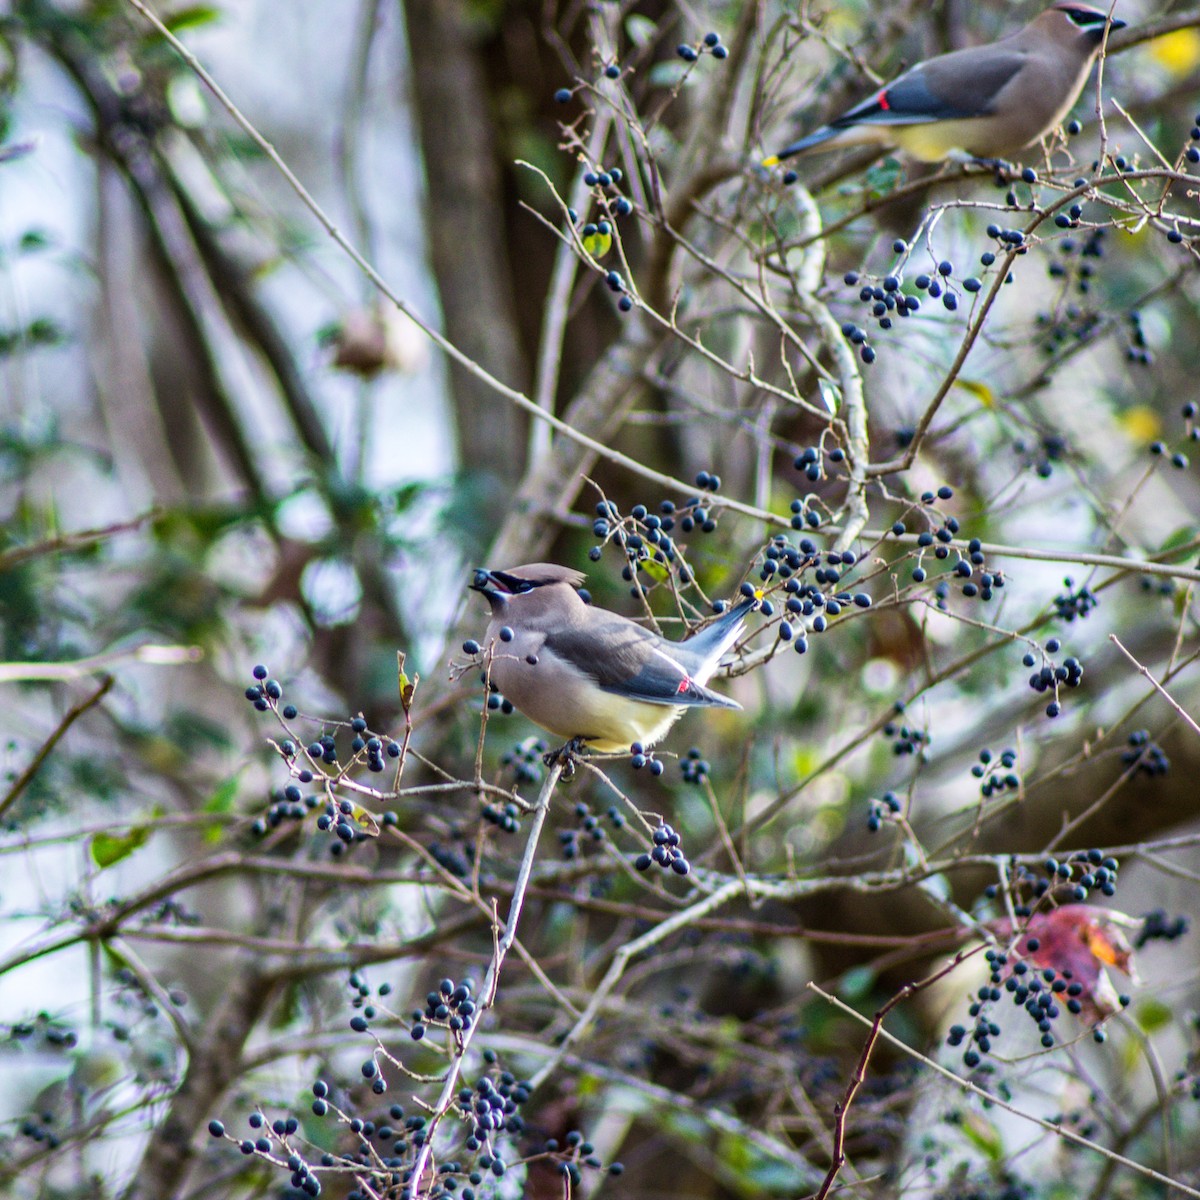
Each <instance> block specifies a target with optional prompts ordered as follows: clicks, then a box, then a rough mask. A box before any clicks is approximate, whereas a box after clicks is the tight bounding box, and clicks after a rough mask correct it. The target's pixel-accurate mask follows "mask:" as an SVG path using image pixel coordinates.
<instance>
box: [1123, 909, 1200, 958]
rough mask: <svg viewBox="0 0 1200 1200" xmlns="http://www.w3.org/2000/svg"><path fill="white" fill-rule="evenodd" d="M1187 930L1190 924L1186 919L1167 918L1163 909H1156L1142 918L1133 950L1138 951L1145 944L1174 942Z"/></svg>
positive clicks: (1179, 917)
mask: <svg viewBox="0 0 1200 1200" xmlns="http://www.w3.org/2000/svg"><path fill="white" fill-rule="evenodd" d="M1189 928H1191V922H1190V920H1189V919H1188V918H1187V917H1185V916H1178V917H1168V916H1167V913H1166V910H1165V909H1162V908H1156V909H1154V910H1153V911H1152V912H1148V913H1146V914H1145V916H1143V917H1142V928H1141V930H1140V931H1139V932H1138V935H1137V939H1136V940H1135V941H1134V943H1133V944H1134V948H1135V949H1137V950H1140V949H1141V948H1142V947H1143V946H1144V945H1146V943H1147V942H1158V941H1162V942H1174V941H1176V940H1177V939H1178V938H1181V937H1183V935H1184V934H1185V933H1187V931H1188V929H1189Z"/></svg>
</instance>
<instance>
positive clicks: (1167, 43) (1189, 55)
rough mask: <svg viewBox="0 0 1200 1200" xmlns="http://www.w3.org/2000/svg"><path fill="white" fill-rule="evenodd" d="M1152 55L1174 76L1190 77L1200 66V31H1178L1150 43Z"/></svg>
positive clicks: (1165, 34)
mask: <svg viewBox="0 0 1200 1200" xmlns="http://www.w3.org/2000/svg"><path fill="white" fill-rule="evenodd" d="M1150 54H1151V56H1152V57H1153V58H1154V60H1155V62H1157V63H1158V64H1159V66H1161V67H1164V68H1165V69H1166V70H1167V71H1169V72H1170V73H1171V74H1172V75H1175V76H1182V75H1188V74H1190V73H1191V72H1192V71H1194V70H1195V69H1196V67H1197V65H1200V30H1196V29H1176V30H1174V31H1173V32H1171V33H1164V34H1163V35H1162V37H1159V38H1155V39H1154V41H1152V42H1151V43H1150Z"/></svg>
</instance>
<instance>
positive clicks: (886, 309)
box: [785, 179, 921, 366]
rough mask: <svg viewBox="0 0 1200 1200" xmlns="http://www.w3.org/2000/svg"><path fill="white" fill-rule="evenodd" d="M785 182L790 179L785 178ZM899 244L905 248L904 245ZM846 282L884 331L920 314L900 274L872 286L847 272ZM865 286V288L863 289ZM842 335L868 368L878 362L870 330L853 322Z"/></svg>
mask: <svg viewBox="0 0 1200 1200" xmlns="http://www.w3.org/2000/svg"><path fill="white" fill-rule="evenodd" d="M785 182H787V181H786V179H785ZM896 245H899V246H903V245H904V243H903V242H897V243H896ZM842 281H843V282H844V283H845V285H846V286H847V287H850V288H853V287H858V288H859V293H858V298H859V300H860V301H861V302H862V303H863V304H866V305H868V306H869V307H870V310H871V317H872V318H873V319H874V320H875V321H876V323H877V324H878V326H879V328H880V329H891V327H892V316H893V315H895V316H898V317H909V316H912V315H914V314H915V313H917V312H919V311H920V308H921V301H920V300H919V299H918V298H917V297H916V296H913V295H909V294H908V293H906V292H902V291H901V290H900V286H901V282H902V280H901V277H900V276H899V275H885V276H884V277H883V278H882V279H880V280H878V281H877V282H874V283H872V282H871V281H870V280H869V279H867V278H865V277H864V276H862V275H860V274H859V273H858V272H857V271H847V272H846V274H845V275H844V276H843V279H842ZM860 284H861V287H860V286H859V285H860ZM842 336H843V337H844V338H845V339H846V340H847V341H848V342H849V343H850V344H851V345H852V346H858V347H859V351H858V356H859V358H861V359H862V360H863V362H864V363H866V364H867V365H868V366H869V365H870V364H871V363H873V362H874V361H875V358H876V354H875V348H874V347H873V346H870V345H868V344H867V336H868V335H867V331H866V330H865V329H863V328H862V327H861V326H859V325H857V324H855V322H853V321H844V322H843V323H842Z"/></svg>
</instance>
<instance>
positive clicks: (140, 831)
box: [88, 825, 150, 871]
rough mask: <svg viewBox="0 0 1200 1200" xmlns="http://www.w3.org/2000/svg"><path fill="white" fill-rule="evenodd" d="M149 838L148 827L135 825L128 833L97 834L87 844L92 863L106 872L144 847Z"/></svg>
mask: <svg viewBox="0 0 1200 1200" xmlns="http://www.w3.org/2000/svg"><path fill="white" fill-rule="evenodd" d="M149 836H150V826H148V825H135V826H134V827H133V828H132V829H131V830H129V832H128V833H124V834H115V833H97V834H94V835H93V837H92V839H91V841H90V842H89V843H88V851H89V853H90V854H91V856H92V862H94V863H95V864H96V866H98V867H99V868H100V870H102V871H103V870H106V869H107V868H108V867H111V866H115V865H116V864H117V863H119V862H120V861H121V859H123V858H128V857H129V856H130V855H131V854H132V853H133V852H134V851H135V850H136V849H137V848H138V847H139V846H142V845H145V843H146V840H147V839H148V838H149Z"/></svg>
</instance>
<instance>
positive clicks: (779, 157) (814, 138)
mask: <svg viewBox="0 0 1200 1200" xmlns="http://www.w3.org/2000/svg"><path fill="white" fill-rule="evenodd" d="M839 132H840V131H839V130H837V129H834V128H833V127H832V126H831V125H822V126H821V128H820V129H814V130H813V131H812V133H810V134H809V135H808V136H807V137H802V138H801V139H800V140H799V141H798V142H792V144H791V145H790V146H784V148H783V149H782V150H780V151H779V153H778V154H772V155H771V156H770V157H769V158H764V159H763V164H762V165H763V166H764V167H777V166H779V164H780V163H781V162H783V160H784V159H785V158H791V157H792V156H793V155H795V154H803V153H804V152H805V151H806V150H811V149H813V147H814V146H820V145H822V144H823V143H825V142H827V141H829V139H830V138H831V137H834V136H836V134H837V133H839Z"/></svg>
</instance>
